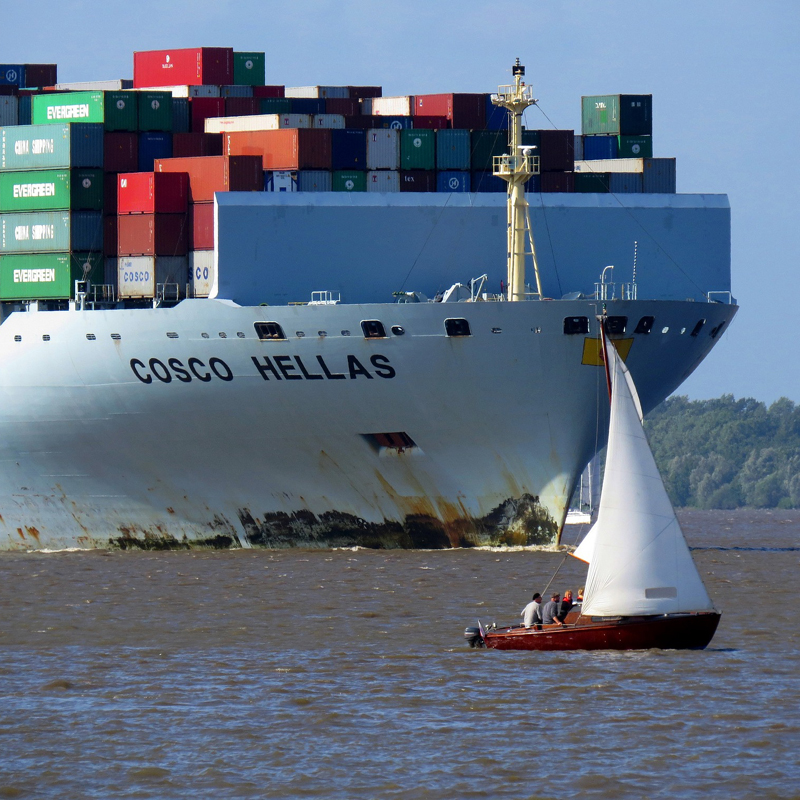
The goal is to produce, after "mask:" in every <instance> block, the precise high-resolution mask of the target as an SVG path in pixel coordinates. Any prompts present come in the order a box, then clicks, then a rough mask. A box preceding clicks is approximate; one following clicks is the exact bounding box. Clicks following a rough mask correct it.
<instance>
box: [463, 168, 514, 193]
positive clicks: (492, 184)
mask: <svg viewBox="0 0 800 800" xmlns="http://www.w3.org/2000/svg"><path fill="white" fill-rule="evenodd" d="M470 191H472V192H507V191H508V183H506V181H504V180H503V179H502V178H498V177H497V176H496V175H495V174H494V173H492V172H491V171H487V170H476V171H474V172H473V173H472V176H471V177H470Z"/></svg>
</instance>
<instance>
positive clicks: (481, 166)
mask: <svg viewBox="0 0 800 800" xmlns="http://www.w3.org/2000/svg"><path fill="white" fill-rule="evenodd" d="M470 145H471V147H472V155H471V158H470V161H471V164H470V166H471V168H472V170H473V171H478V172H485V171H486V170H491V169H492V166H493V163H494V162H493V161H492V159H493V158H494V156H501V155H503V154H504V153H508V133H507V132H506V131H504V130H498V131H472V135H471V137H470Z"/></svg>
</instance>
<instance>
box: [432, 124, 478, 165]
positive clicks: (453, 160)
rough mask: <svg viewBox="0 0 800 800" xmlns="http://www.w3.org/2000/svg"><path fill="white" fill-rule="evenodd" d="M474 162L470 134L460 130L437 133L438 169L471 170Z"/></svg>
mask: <svg viewBox="0 0 800 800" xmlns="http://www.w3.org/2000/svg"><path fill="white" fill-rule="evenodd" d="M471 161H472V141H471V138H470V132H469V131H465V130H459V129H452V130H444V131H437V132H436V168H437V169H445V170H465V169H469V168H470V165H471Z"/></svg>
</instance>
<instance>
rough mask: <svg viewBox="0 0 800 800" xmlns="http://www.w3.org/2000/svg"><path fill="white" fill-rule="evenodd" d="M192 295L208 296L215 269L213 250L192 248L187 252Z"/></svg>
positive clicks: (212, 284)
mask: <svg viewBox="0 0 800 800" xmlns="http://www.w3.org/2000/svg"><path fill="white" fill-rule="evenodd" d="M189 272H190V273H191V278H190V279H189V283H190V284H191V294H192V297H208V295H209V293H210V292H211V289H212V287H213V286H214V278H215V274H216V270H215V267H214V251H213V250H192V251H191V252H190V253H189Z"/></svg>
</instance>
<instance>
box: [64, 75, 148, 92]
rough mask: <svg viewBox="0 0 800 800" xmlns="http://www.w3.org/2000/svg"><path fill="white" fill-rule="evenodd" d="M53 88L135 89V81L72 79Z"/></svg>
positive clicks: (115, 90)
mask: <svg viewBox="0 0 800 800" xmlns="http://www.w3.org/2000/svg"><path fill="white" fill-rule="evenodd" d="M53 88H54V89H55V90H56V91H57V92H121V91H123V90H125V89H133V81H132V80H129V79H126V78H118V79H116V80H113V79H112V80H108V81H71V82H69V83H57V84H55V86H54V87H53Z"/></svg>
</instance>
